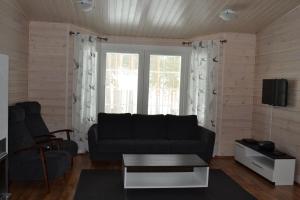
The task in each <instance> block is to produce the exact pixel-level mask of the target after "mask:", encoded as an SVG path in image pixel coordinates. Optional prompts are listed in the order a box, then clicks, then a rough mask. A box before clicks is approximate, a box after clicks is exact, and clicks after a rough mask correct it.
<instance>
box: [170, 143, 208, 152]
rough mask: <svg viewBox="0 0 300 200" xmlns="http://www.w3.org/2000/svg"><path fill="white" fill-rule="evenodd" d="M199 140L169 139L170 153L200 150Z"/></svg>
mask: <svg viewBox="0 0 300 200" xmlns="http://www.w3.org/2000/svg"><path fill="white" fill-rule="evenodd" d="M201 150H202V148H201V141H194V140H170V151H171V152H170V153H183V154H185V153H190V154H197V153H199V152H201Z"/></svg>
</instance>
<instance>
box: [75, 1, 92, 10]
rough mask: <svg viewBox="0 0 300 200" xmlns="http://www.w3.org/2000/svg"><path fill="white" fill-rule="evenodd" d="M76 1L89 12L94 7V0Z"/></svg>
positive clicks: (82, 8)
mask: <svg viewBox="0 0 300 200" xmlns="http://www.w3.org/2000/svg"><path fill="white" fill-rule="evenodd" d="M76 3H77V4H78V5H79V7H80V8H81V10H83V11H84V12H89V11H91V10H93V8H94V0H76Z"/></svg>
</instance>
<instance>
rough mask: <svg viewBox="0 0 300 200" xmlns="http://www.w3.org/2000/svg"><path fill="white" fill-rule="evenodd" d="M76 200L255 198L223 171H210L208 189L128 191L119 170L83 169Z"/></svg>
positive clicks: (215, 199)
mask: <svg viewBox="0 0 300 200" xmlns="http://www.w3.org/2000/svg"><path fill="white" fill-rule="evenodd" d="M74 199H75V200H168V199H170V200H179V199H180V200H200V199H201V200H221V199H222V200H226V199H234V200H254V199H256V198H255V197H253V196H252V195H251V194H249V193H248V192H247V191H245V190H244V189H243V188H242V187H240V186H239V185H238V184H237V183H236V182H235V181H233V180H232V179H231V178H230V177H229V176H227V175H226V174H225V173H224V172H223V171H221V170H210V175H209V185H208V188H200V189H142V190H140V189H138V190H127V192H125V191H124V189H123V185H122V173H121V172H118V171H99V170H82V171H81V174H80V178H79V182H78V184H77V189H76V193H75V197H74Z"/></svg>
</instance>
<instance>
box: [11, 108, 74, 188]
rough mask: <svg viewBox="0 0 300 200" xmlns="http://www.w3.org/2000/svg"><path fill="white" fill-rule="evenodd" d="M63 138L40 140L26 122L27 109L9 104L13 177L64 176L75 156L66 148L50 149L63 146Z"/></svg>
mask: <svg viewBox="0 0 300 200" xmlns="http://www.w3.org/2000/svg"><path fill="white" fill-rule="evenodd" d="M60 143H61V139H56V138H48V139H43V141H42V140H41V141H39V143H36V142H35V141H34V139H33V138H32V136H31V135H30V133H29V130H28V129H27V126H26V124H25V112H24V110H23V109H22V108H20V107H18V106H10V107H9V127H8V149H9V155H8V156H9V157H8V158H9V179H10V180H12V181H29V180H31V181H36V180H45V183H46V186H47V189H48V191H49V180H51V179H54V178H56V177H60V176H63V175H64V174H65V172H66V171H67V170H68V169H70V167H71V156H70V155H69V153H67V152H65V151H59V150H55V151H53V150H49V148H48V147H50V146H51V145H57V146H58V148H59V146H60Z"/></svg>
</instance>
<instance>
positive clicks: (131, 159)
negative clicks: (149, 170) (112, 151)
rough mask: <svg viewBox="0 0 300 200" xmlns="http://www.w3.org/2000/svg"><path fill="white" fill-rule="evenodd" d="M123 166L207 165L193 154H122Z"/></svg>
mask: <svg viewBox="0 0 300 200" xmlns="http://www.w3.org/2000/svg"><path fill="white" fill-rule="evenodd" d="M123 162H124V166H125V167H207V166H208V164H207V163H206V162H205V161H203V160H202V159H201V158H200V157H199V156H197V155H195V154H123Z"/></svg>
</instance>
